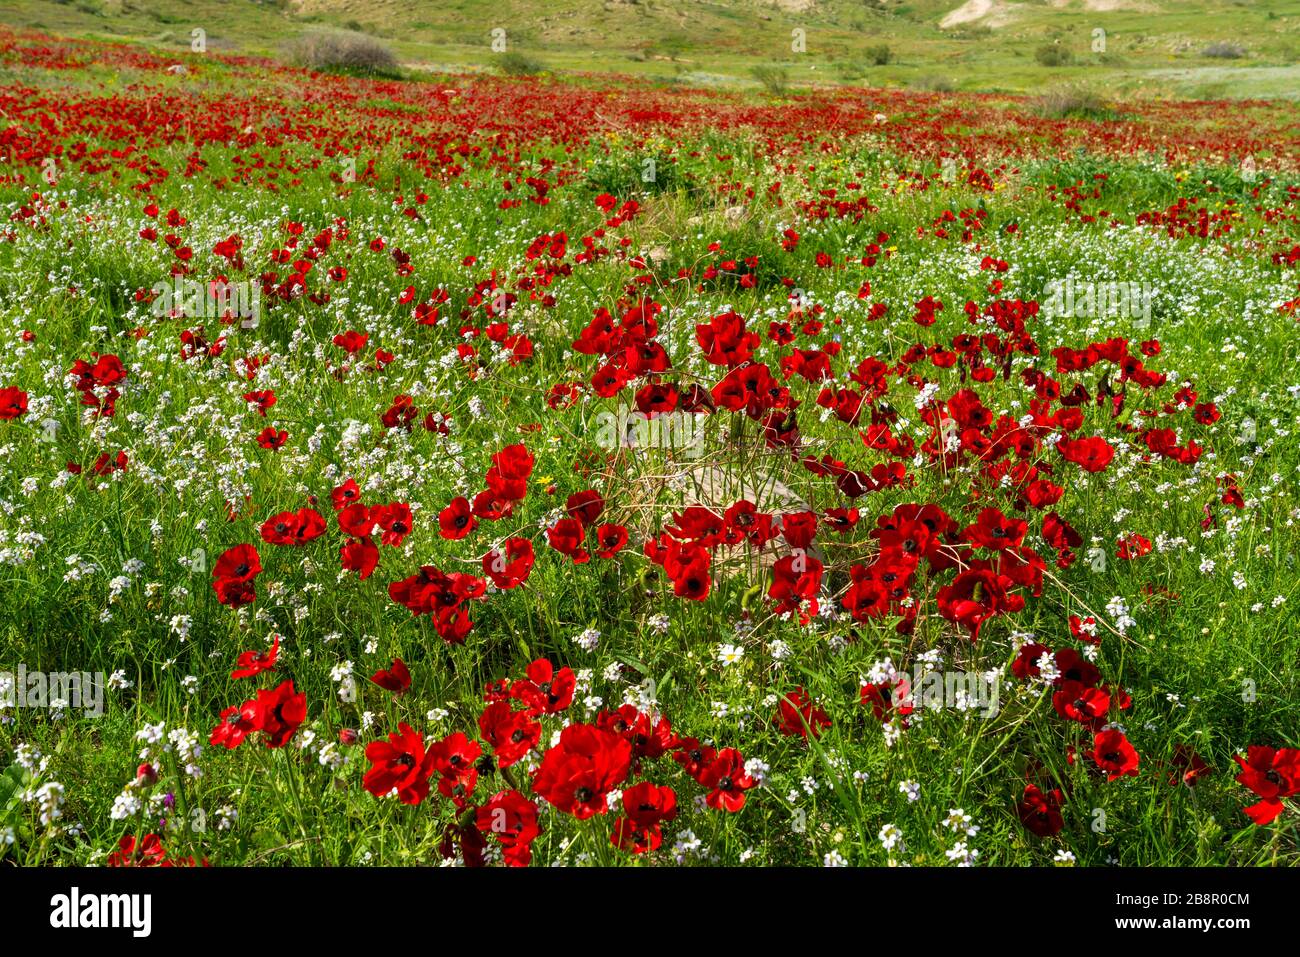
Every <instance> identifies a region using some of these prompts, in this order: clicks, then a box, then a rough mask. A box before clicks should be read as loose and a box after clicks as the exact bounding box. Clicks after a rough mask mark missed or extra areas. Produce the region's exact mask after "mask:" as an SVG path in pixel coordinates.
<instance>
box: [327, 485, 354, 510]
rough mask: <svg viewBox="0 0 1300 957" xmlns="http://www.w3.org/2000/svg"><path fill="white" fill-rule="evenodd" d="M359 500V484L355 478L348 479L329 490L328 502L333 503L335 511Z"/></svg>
mask: <svg viewBox="0 0 1300 957" xmlns="http://www.w3.org/2000/svg"><path fill="white" fill-rule="evenodd" d="M360 500H361V486H359V485H357V482H356V479H348V480H347V481H346V482H344V483H343V484H342V485H340V486H338V487H337V488H335V489H334V490H333V491H331V492H330V502H332V503H333V505H334V511H336V512H337V511H339V510H340V509H342V508H345V507H346V506H348V505H351V504H352V503H353V502H359V501H360Z"/></svg>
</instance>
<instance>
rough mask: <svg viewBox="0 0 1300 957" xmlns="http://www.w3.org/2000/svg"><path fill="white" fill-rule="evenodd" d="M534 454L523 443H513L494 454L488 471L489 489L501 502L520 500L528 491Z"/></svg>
mask: <svg viewBox="0 0 1300 957" xmlns="http://www.w3.org/2000/svg"><path fill="white" fill-rule="evenodd" d="M533 461H534V460H533V456H532V454H531V453H530V452H529V451H528V449H527V448H526V447H525V446H523V445H511V446H508V447H506V448H504V449H502V450H501V451H500V452H498V453H497V454H496V455H494V456H492V467H491V468H490V469H488V471H487V487H488V490H489V491H491V492H492V494H493V495H494V496H495V497H496V499H497V501H499V502H519V501H522V500H523V498H524V496H525V495H526V494H527V493H528V477H529V476H530V475H532V474H533Z"/></svg>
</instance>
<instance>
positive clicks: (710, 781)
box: [697, 748, 754, 813]
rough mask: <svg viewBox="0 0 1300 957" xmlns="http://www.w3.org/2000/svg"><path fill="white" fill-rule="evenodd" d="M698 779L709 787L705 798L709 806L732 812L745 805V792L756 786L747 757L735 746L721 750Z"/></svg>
mask: <svg viewBox="0 0 1300 957" xmlns="http://www.w3.org/2000/svg"><path fill="white" fill-rule="evenodd" d="M697 780H698V781H699V782H700V784H701V785H702V786H704V787H706V788H709V794H708V797H706V798H705V802H706V803H707V804H708V805H709V807H711V808H716V809H717V810H720V811H729V812H731V813H735V812H736V811H739V810H740V809H741V808H742V807H744V806H745V792H746V791H747V790H749V789H750V788H752V787H753V786H754V779H753V778H752V777H750V775H749V773H748V772H747V771H746V770H745V759H744V758H743V757H741V754H740V752H739V751H737V750H736V749H735V748H723V749H722V750H721V751H719V752H718V753H717V756H716V757H714V759H713V760H712V761H711V762H710V763H709V764H708V766H706V767H705V768H703V769H702V770H701V771H700V774H699V777H698V778H697Z"/></svg>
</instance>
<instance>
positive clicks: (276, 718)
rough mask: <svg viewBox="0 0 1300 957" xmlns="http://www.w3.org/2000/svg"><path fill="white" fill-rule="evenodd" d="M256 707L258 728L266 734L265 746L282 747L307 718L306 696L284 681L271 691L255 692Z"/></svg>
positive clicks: (290, 682)
mask: <svg viewBox="0 0 1300 957" xmlns="http://www.w3.org/2000/svg"><path fill="white" fill-rule="evenodd" d="M257 709H258V711H259V712H260V713H261V715H262V724H261V728H260V730H262V731H265V732H266V735H267V741H266V744H267V747H270V748H282V747H284V746H285V745H286V744H288V743H289V739H290V738H292V737H293V735H294V732H295V731H297V730H298V727H299V726H300V725H301V724H302V723H303V722H304V721H306V720H307V696H306V695H305V694H299V693H297V692H295V691H294V687H293V682H292V681H286V682H284V683H283V684H281V685H279V686H277V687H276V688H274V689H273V690H271V691H267V690H266V689H265V688H263V689H262V690H260V691H258V692H257Z"/></svg>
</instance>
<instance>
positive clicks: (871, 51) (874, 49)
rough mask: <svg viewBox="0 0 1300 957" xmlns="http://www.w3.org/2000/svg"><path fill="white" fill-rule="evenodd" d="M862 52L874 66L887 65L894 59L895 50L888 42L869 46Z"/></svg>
mask: <svg viewBox="0 0 1300 957" xmlns="http://www.w3.org/2000/svg"><path fill="white" fill-rule="evenodd" d="M862 53H863V55H864V56H866V58H867V62H868V63H870V64H871V65H872V66H885V65H886V64H888V63H891V62H892V61H893V59H894V51H893V50H892V49H890V47H889V44H888V43H878V44H876V45H875V46H870V47H867V48H866V49H865V50H863V51H862Z"/></svg>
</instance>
